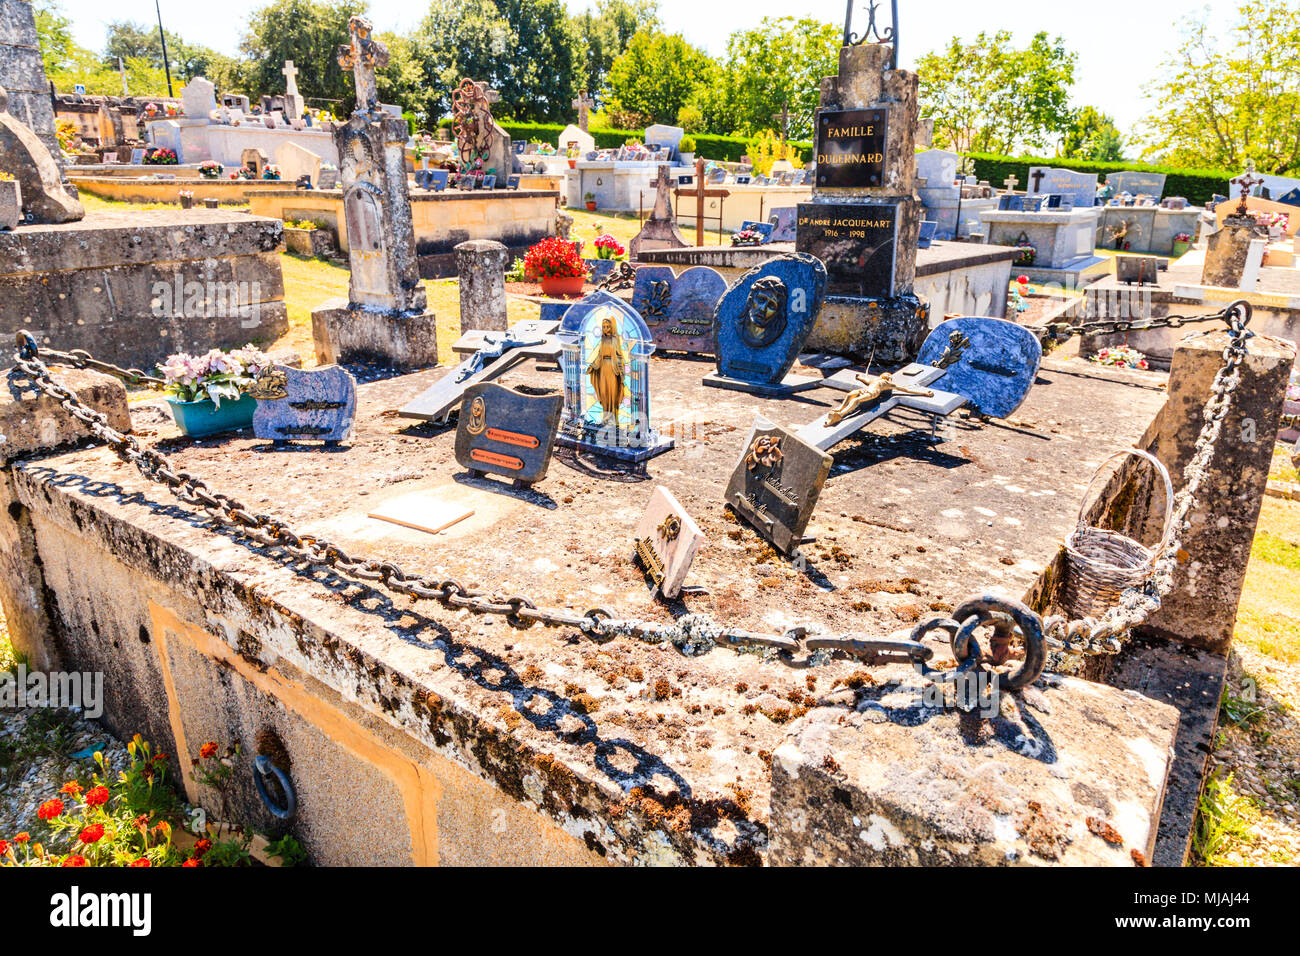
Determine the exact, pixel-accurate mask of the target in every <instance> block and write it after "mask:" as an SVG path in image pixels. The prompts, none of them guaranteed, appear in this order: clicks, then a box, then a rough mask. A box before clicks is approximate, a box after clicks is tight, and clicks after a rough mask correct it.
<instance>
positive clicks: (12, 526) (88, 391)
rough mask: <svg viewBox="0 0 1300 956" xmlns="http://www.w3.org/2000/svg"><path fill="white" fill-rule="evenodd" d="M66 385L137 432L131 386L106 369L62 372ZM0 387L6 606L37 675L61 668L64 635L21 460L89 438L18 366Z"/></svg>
mask: <svg viewBox="0 0 1300 956" xmlns="http://www.w3.org/2000/svg"><path fill="white" fill-rule="evenodd" d="M58 377H59V381H60V382H61V383H63V384H64V385H67V386H68V387H69V388H70V389H72V390H73V391H74V392H76V393H77V395H78V397H79V398H80V399H81V400H82V401H83V402H85V403H86V404H87V405H89V406H91V407H92V408H94V409H96V410H98V411H101V412H103V413H104V414H106V415H107V416H108V421H109V424H110V425H112V426H113V427H114V428H116V429H117V430H118V431H128V430H130V428H131V416H130V414H129V412H128V411H127V406H126V389H125V388H124V387H123V386H122V383H121V382H119V381H118V380H117V379H115V378H111V377H109V376H107V375H103V374H101V373H99V372H91V371H80V370H76V369H59V371H58ZM5 384H6V385H7V386H8V387H7V388H4V389H0V436H2V437H0V607H3V608H4V614H5V619H6V623H7V624H8V628H9V637H10V639H11V640H12V641H13V645H14V649H15V650H16V651H17V652H18V653H19V654H22V655H24V656H25V657H26V658H27V662H28V666H29V667H30V668H31V669H32V670H38V671H49V670H51V669H54V668H55V667H56V666H57V664H58V660H57V658H58V652H57V634H56V633H55V629H54V625H53V623H52V621H51V619H50V616H49V613H48V609H47V606H46V600H47V594H46V590H45V577H44V574H43V572H42V570H41V559H40V555H39V554H38V552H37V547H36V540H35V537H34V535H33V532H32V525H31V520H30V518H29V517H28V514H27V508H26V506H25V505H23V503H22V502H21V501H19V500H18V498H17V496H16V494H15V488H14V479H13V463H14V461H15V459H17V458H20V457H24V456H30V455H33V454H39V453H42V452H48V451H53V450H55V449H57V448H61V447H64V446H71V445H73V444H76V443H78V442H82V441H84V440H85V439H86V438H87V437H88V433H87V431H86V429H85V427H84V426H83V425H82V424H81V423H80V422H78V421H77V420H76V419H74V418H73V417H72V416H71V415H69V414H68V413H67V412H65V411H64V410H63V409H62V408H61V407H60V405H59V403H58V402H56V401H54V400H53V399H51V398H47V397H45V396H44V395H42V394H41V393H39V392H37V391H36V390H35V389H34V388H32V386H31V384H30V383H29V382H27V380H26V379H25V378H24V377H23V376H22V374H21V373H20V372H18V371H17V370H16V369H10V371H9V373H8V381H7V382H6V383H5Z"/></svg>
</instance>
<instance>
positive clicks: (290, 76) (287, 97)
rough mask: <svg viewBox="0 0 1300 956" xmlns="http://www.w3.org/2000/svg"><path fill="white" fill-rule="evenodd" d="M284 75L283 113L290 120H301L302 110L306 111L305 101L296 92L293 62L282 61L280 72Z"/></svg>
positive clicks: (296, 72) (296, 69) (296, 82)
mask: <svg viewBox="0 0 1300 956" xmlns="http://www.w3.org/2000/svg"><path fill="white" fill-rule="evenodd" d="M280 72H281V73H283V74H284V82H285V85H284V112H285V115H286V116H288V117H289V119H290V120H296V119H301V118H302V114H303V110H304V109H306V106H307V104H306V101H305V100H303V98H302V94H300V93H299V92H298V68H297V67H296V66H294V65H293V60H285V61H284V69H283V70H281V71H280Z"/></svg>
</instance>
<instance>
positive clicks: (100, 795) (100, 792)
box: [86, 784, 108, 807]
mask: <svg viewBox="0 0 1300 956" xmlns="http://www.w3.org/2000/svg"><path fill="white" fill-rule="evenodd" d="M105 803H108V787H105V786H103V785H102V784H101V785H100V786H98V787H91V788H90V790H88V791H87V792H86V806H88V807H98V806H100V805H101V804H105Z"/></svg>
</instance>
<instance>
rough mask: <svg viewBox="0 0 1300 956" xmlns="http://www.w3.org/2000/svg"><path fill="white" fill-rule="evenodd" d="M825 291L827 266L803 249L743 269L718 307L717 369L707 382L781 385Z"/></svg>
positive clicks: (759, 386)
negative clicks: (803, 251) (743, 272)
mask: <svg viewBox="0 0 1300 956" xmlns="http://www.w3.org/2000/svg"><path fill="white" fill-rule="evenodd" d="M825 291H826V267H825V266H824V265H823V264H822V262H821V260H820V259H818V258H816V257H815V256H810V255H805V254H803V253H789V254H787V255H783V256H777V257H775V258H772V259H769V260H768V261H767V262H765V263H764V264H763V265H761V266H758V267H756V268H753V269H750V270H749V271H748V272H746V273H745V274H744V275H742V276H741V277H740V278H739V279H737V280H736V281H735V282H734V283H733V284H732V286H731V288H729V289H728V290H727V294H726V295H724V296H723V297H722V300H721V301H720V302H719V303H718V308H717V310H716V311H715V312H714V332H713V335H714V354H715V355H716V356H717V365H718V373H717V376H715V377H714V378H713V379H706V382H707V383H708V384H716V385H723V387H741V386H745V385H748V386H757V387H758V390H770V389H773V388H780V387H781V385H782V382H783V380H784V379H785V377H786V376H787V375H788V374H789V373H790V368H791V366H793V365H794V361H795V359H796V358H798V356H799V352H800V350H801V349H802V348H803V344H804V342H805V341H806V340H807V338H808V335H809V333H810V332H812V329H813V325H814V324H815V323H816V322H817V314H818V313H819V312H820V311H821V307H822V297H823V295H824V294H825ZM717 379H726V380H728V381H730V382H732V383H736V385H735V386H727V385H726V384H725V383H723V382H720V381H717Z"/></svg>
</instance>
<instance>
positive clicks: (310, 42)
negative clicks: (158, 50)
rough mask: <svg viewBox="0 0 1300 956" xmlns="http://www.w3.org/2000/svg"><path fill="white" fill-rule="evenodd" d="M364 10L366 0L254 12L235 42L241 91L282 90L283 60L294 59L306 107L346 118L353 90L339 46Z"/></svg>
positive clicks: (278, 3)
mask: <svg viewBox="0 0 1300 956" xmlns="http://www.w3.org/2000/svg"><path fill="white" fill-rule="evenodd" d="M365 9H366V4H365V0H272V2H271V3H269V4H267V5H266V6H265V7H262V8H261V9H259V10H255V11H253V13H252V14H251V15H250V17H249V20H248V28H247V32H246V33H245V34H244V37H243V39H242V40H241V41H240V44H239V50H240V52H241V53H242V54H243V64H242V67H241V69H240V74H241V76H240V81H241V82H240V83H239V89H240V92H243V93H245V94H247V95H248V96H250V97H253V98H256V97H258V96H261V95H263V94H268V93H279V92H283V91H284V87H285V78H284V75H283V73H282V71H283V70H284V61H285V60H293V62H294V65H295V66H296V67H297V68H298V70H299V74H298V88H299V90H300V91H301V93H302V95H303V97H304V98H305V99H306V101H307V103H308V104H309V105H311V106H326V107H329V108H330V109H331V110H333V111H334V113H336V114H338V115H340V116H346V115H347V114H348V113H350V112H351V111H352V108H353V106H355V104H356V91H355V89H354V87H353V84H352V75H351V73H346V72H344V70H343V68H342V67H340V66H339V64H338V48H339V47H340V46H342V45H344V44H346V43H347V42H348V41H349V39H350V37H349V34H348V20H349V19H350V18H351V17H353V16H355V15H356V14H359V13H364V12H365ZM168 52H169V53H170V50H169V51H168ZM214 82H215V81H214Z"/></svg>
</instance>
